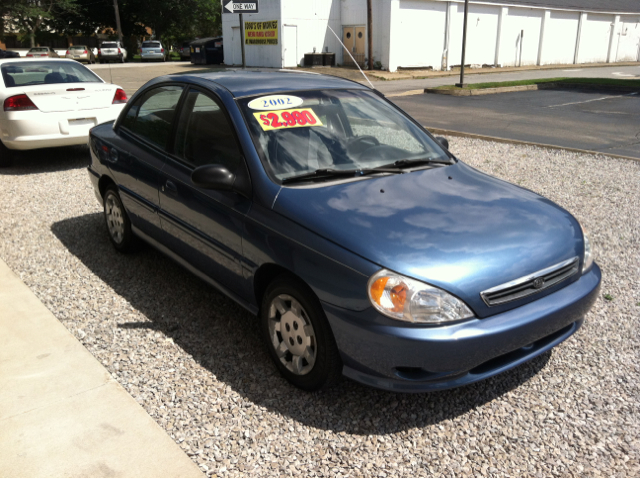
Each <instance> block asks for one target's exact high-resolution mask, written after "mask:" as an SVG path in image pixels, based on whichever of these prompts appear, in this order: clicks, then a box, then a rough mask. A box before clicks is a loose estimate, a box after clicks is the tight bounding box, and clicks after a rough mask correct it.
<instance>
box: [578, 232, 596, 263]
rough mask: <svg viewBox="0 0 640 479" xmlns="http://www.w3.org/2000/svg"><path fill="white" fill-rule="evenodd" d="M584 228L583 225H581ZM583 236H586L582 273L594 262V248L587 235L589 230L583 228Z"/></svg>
mask: <svg viewBox="0 0 640 479" xmlns="http://www.w3.org/2000/svg"><path fill="white" fill-rule="evenodd" d="M580 228H582V225H580ZM582 237H583V238H584V259H583V260H582V273H583V274H584V273H586V272H587V271H588V270H589V268H591V265H592V264H593V250H592V249H591V241H589V237H588V236H587V232H586V231H585V230H584V228H582Z"/></svg>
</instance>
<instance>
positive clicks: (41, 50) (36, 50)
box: [29, 47, 49, 52]
mask: <svg viewBox="0 0 640 479" xmlns="http://www.w3.org/2000/svg"><path fill="white" fill-rule="evenodd" d="M29 51H30V52H48V51H49V49H48V48H46V47H41V48H32V49H31V50H29Z"/></svg>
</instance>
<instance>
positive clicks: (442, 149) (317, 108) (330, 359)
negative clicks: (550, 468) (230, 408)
mask: <svg viewBox="0 0 640 479" xmlns="http://www.w3.org/2000/svg"><path fill="white" fill-rule="evenodd" d="M90 146H91V153H92V162H91V166H90V167H89V176H90V178H91V181H92V182H93V186H94V188H95V191H96V195H97V197H98V200H99V201H100V202H101V203H102V204H103V205H104V217H105V220H106V224H107V229H108V232H109V236H110V238H111V242H112V243H113V245H114V246H115V248H116V249H117V250H119V251H121V252H130V251H133V250H135V247H136V245H137V244H138V243H139V242H140V240H142V241H144V242H146V243H150V244H151V245H153V246H154V247H156V248H157V249H159V250H160V251H162V252H164V253H166V254H167V255H168V256H170V257H171V258H173V259H174V260H175V261H177V262H178V263H180V264H182V265H183V266H184V267H185V268H187V269H189V270H191V271H192V272H193V273H194V274H196V275H197V276H199V277H200V278H202V279H203V280H205V281H207V282H208V283H210V284H211V285H213V286H214V287H216V288H217V289H219V290H220V291H222V292H224V293H225V294H227V295H228V296H229V297H231V298H233V299H234V300H235V301H237V302H238V303H239V304H241V305H242V306H244V307H245V308H246V309H248V310H249V311H251V312H252V313H254V314H256V315H257V316H258V318H259V324H258V325H257V327H259V328H260V329H261V332H262V335H263V337H264V341H265V344H266V347H267V348H268V351H269V354H270V356H271V357H272V358H273V361H274V364H275V365H276V367H277V368H278V369H279V370H280V372H281V374H282V375H283V376H284V377H285V378H286V379H288V380H289V381H290V382H291V383H293V384H294V385H296V386H298V387H300V388H302V389H306V390H316V389H319V388H321V387H324V386H326V385H328V384H331V383H332V382H333V381H334V380H335V379H337V378H338V377H340V375H341V374H344V375H345V376H348V377H350V378H352V379H354V380H356V381H360V382H362V383H365V384H368V385H371V386H374V387H378V388H383V389H388V390H393V391H408V392H409V391H416V392H417V391H430V390H438V389H445V388H451V387H457V386H462V385H465V384H469V383H472V382H475V381H478V380H481V379H483V378H487V377H489V376H493V375H495V374H498V373H500V372H502V371H506V370H508V369H510V368H513V367H515V366H516V365H518V364H521V363H523V362H524V361H527V360H529V359H531V358H533V357H535V356H537V355H539V354H541V353H543V352H544V351H547V350H549V349H551V348H552V347H554V346H556V345H557V344H559V343H560V342H562V341H563V340H565V339H566V338H568V337H569V336H571V335H572V334H573V333H574V332H576V330H577V329H578V328H579V327H580V325H581V324H582V321H583V318H584V316H585V314H586V313H587V311H588V310H589V308H591V306H592V305H593V303H594V301H595V299H596V296H597V294H598V290H599V286H600V279H601V274H600V269H599V268H598V266H597V265H596V264H595V263H594V262H593V253H592V251H591V246H590V244H589V240H588V239H587V236H586V234H585V233H584V231H583V230H582V228H581V227H580V224H579V223H578V222H577V221H576V219H575V218H573V216H571V214H569V213H568V212H567V211H565V210H564V209H562V208H560V207H559V206H557V205H555V204H554V203H552V202H551V201H549V200H547V199H545V198H543V197H541V196H539V195H537V194H535V193H533V192H531V191H529V190H526V189H523V188H520V187H518V186H515V185H512V184H509V183H506V182H504V181H501V180H498V179H496V178H493V177H491V176H488V175H486V174H484V173H481V172H479V171H477V170H475V169H474V168H471V167H470V166H468V165H466V164H465V163H463V162H462V161H461V160H459V159H457V158H456V157H455V156H453V155H452V154H451V153H450V152H449V151H448V150H447V143H446V140H445V139H444V138H442V139H436V138H434V137H433V136H431V135H430V134H429V132H428V131H426V130H425V129H424V128H422V127H421V126H420V125H419V124H418V123H417V122H416V121H415V120H413V119H412V118H410V117H409V116H408V115H406V114H405V113H404V112H403V111H402V110H400V109H399V108H398V107H396V106H395V105H394V104H393V103H391V102H389V101H387V100H386V99H385V98H384V97H383V95H382V94H380V93H379V92H377V91H375V90H371V89H369V88H367V87H365V86H363V85H360V84H358V83H354V82H351V81H348V80H344V79H340V78H334V77H329V76H322V75H316V74H305V73H287V72H248V71H247V72H239V71H226V72H218V73H204V74H191V75H170V76H163V77H159V78H156V79H154V80H152V81H150V82H149V83H147V84H146V85H144V86H143V87H142V88H140V90H138V92H137V93H136V94H135V95H134V96H133V97H132V98H131V100H130V101H129V103H128V104H127V106H126V107H125V109H124V110H123V111H122V114H121V115H120V117H119V118H118V120H116V121H115V122H114V123H108V124H103V125H100V126H97V127H95V128H93V130H91V138H90ZM504 161H509V160H508V158H505V159H504Z"/></svg>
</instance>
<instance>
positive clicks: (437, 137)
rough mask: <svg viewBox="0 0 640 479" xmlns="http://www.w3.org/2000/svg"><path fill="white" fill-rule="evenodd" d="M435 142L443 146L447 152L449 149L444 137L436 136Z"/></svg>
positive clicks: (447, 141)
mask: <svg viewBox="0 0 640 479" xmlns="http://www.w3.org/2000/svg"><path fill="white" fill-rule="evenodd" d="M436 140H438V143H440V144H441V145H442V146H444V147H445V148H446V149H447V150H448V149H449V140H447V139H446V138H445V137H444V136H436Z"/></svg>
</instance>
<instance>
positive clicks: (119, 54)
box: [98, 42, 127, 63]
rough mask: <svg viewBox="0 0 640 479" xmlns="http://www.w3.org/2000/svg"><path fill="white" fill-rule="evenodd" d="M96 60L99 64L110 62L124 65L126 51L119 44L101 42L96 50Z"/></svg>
mask: <svg viewBox="0 0 640 479" xmlns="http://www.w3.org/2000/svg"><path fill="white" fill-rule="evenodd" d="M98 59H99V60H100V63H105V62H112V61H113V62H119V63H124V62H125V60H126V59H127V50H126V49H125V48H124V47H123V46H122V44H121V43H120V42H102V44H101V45H100V48H99V49H98Z"/></svg>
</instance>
